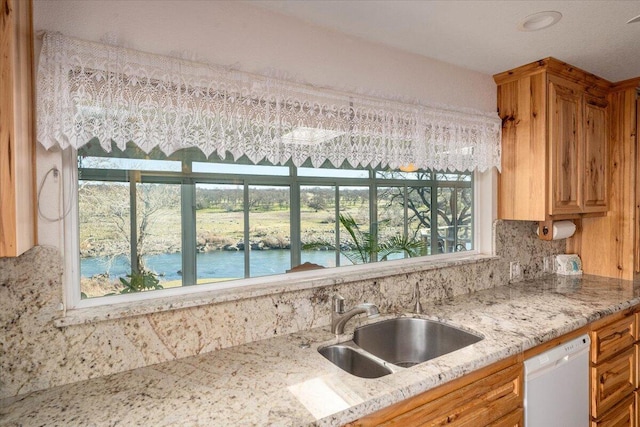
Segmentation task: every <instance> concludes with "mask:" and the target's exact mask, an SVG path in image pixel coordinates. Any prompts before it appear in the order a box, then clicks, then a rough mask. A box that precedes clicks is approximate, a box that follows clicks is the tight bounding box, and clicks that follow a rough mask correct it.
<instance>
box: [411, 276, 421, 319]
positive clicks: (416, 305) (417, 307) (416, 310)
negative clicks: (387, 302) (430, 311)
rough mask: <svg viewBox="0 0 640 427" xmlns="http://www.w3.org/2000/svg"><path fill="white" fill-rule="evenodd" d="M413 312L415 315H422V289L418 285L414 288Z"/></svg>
mask: <svg viewBox="0 0 640 427" xmlns="http://www.w3.org/2000/svg"><path fill="white" fill-rule="evenodd" d="M413 312H414V313H415V314H422V304H420V287H419V286H418V284H417V283H416V286H415V288H413Z"/></svg>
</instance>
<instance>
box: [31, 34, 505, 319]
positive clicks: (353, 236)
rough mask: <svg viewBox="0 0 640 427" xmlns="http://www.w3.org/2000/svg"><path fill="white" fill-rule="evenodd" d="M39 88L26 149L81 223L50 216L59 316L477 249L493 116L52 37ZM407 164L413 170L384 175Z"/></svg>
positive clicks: (496, 145) (490, 165)
mask: <svg viewBox="0 0 640 427" xmlns="http://www.w3.org/2000/svg"><path fill="white" fill-rule="evenodd" d="M37 84H38V90H37V91H36V92H37V95H38V97H37V98H38V99H37V115H36V118H37V129H38V136H37V138H38V141H39V142H40V144H42V146H43V147H45V148H51V147H58V148H60V149H62V150H65V149H66V148H71V149H70V150H68V151H66V152H71V153H73V156H72V157H73V159H72V160H71V161H69V159H66V158H65V160H64V168H63V171H64V172H67V171H69V172H71V173H75V172H77V173H78V177H77V180H76V179H75V178H74V179H73V180H72V182H73V183H74V184H75V183H76V182H77V185H78V189H77V196H78V200H77V204H78V209H77V210H76V209H66V207H65V208H64V209H62V212H64V214H63V217H64V218H66V219H65V224H64V227H65V235H66V236H69V237H70V238H65V239H64V251H65V261H66V269H65V274H66V275H67V278H68V279H70V280H69V281H68V282H69V284H68V285H67V287H66V288H65V289H66V291H65V299H66V302H67V303H68V306H69V307H70V308H76V307H88V306H91V305H98V304H107V303H110V302H114V301H115V300H118V298H121V296H120V295H119V294H122V293H133V295H132V296H131V297H130V298H129V299H128V300H129V301H131V300H139V299H146V298H147V296H145V295H150V294H161V293H162V292H157V293H156V292H140V291H143V290H144V291H146V290H154V289H165V291H163V292H165V294H164V295H174V294H178V293H191V292H194V291H192V290H194V289H203V290H204V289H211V288H216V287H217V288H225V287H233V286H240V285H242V284H243V283H255V282H256V278H259V277H265V276H268V275H278V274H282V273H284V272H286V271H287V270H289V269H290V268H291V267H292V266H297V265H299V264H301V263H304V262H311V263H315V264H320V265H322V266H324V267H339V266H344V265H348V264H359V263H365V262H366V263H372V264H376V263H379V264H381V263H384V262H394V261H393V260H397V259H399V258H407V257H415V256H423V255H437V254H447V253H454V252H468V251H470V250H473V251H475V250H476V248H479V250H480V251H481V252H483V253H489V252H491V248H490V247H488V246H487V245H490V243H487V242H490V241H491V239H490V238H489V236H488V234H489V233H490V230H491V224H490V222H491V219H492V218H494V217H495V203H494V201H495V186H494V183H495V173H494V172H493V171H492V170H493V169H494V168H499V166H500V163H501V160H500V131H501V121H500V119H499V117H498V116H497V114H496V113H495V112H490V113H485V112H480V111H471V110H467V109H458V108H454V107H447V108H439V107H433V106H429V105H422V104H420V103H417V102H412V103H403V102H398V101H396V100H392V99H384V98H376V97H369V96H363V95H360V94H356V93H348V92H342V91H336V90H326V89H324V88H317V87H313V86H310V85H304V84H298V83H293V82H289V81H286V80H280V79H276V78H269V77H264V76H257V75H253V74H247V73H243V72H241V71H235V70H233V71H229V70H228V69H227V68H225V67H217V66H214V65H211V64H200V63H197V62H192V61H185V60H181V59H178V58H171V57H165V56H160V55H155V54H151V53H145V52H140V51H135V50H130V49H125V48H122V47H118V46H112V45H104V44H100V43H95V42H90V41H84V40H80V39H76V38H71V37H66V36H64V35H62V34H59V33H46V34H45V35H44V36H43V43H42V49H41V53H40V60H39V66H38V81H37ZM76 153H77V154H78V157H75V154H76ZM217 156H219V157H217ZM409 163H411V164H413V165H416V167H418V168H420V169H419V170H417V171H415V172H406V171H405V172H401V171H400V170H398V169H399V168H400V167H401V166H402V165H407V164H409ZM276 165H280V166H276ZM349 165H362V167H351V166H349ZM378 165H379V166H380V169H376V168H377V167H378ZM467 170H468V171H474V172H473V173H451V172H439V171H467ZM476 186H477V187H478V189H479V190H477V191H476V190H474V188H475V187H476ZM480 188H481V190H480ZM75 193H76V192H75V191H74V192H72V194H74V195H75ZM474 194H482V196H483V197H482V198H476V199H475V200H474ZM63 199H64V197H63ZM476 205H477V206H478V207H477V208H476V207H475V206H476ZM65 206H66V204H65ZM67 212H68V213H69V215H67ZM475 224H480V225H479V226H477V225H475ZM68 230H71V231H70V232H67V231H68ZM475 236H478V238H476V237H475ZM479 245H481V246H480V247H479ZM78 254H80V256H79V257H78ZM371 270H374V271H375V270H376V268H375V267H374V268H372V269H371ZM381 274H382V273H381ZM234 280H236V281H238V285H233V283H234ZM269 280H274V281H275V280H276V279H264V281H265V282H268V281H269ZM203 283H207V284H206V285H203V287H201V285H200V284H203ZM230 283H231V284H230ZM168 288H174V291H172V290H171V289H168ZM187 288H190V289H189V290H188V289H187ZM107 295H109V296H108V297H107ZM81 296H82V297H83V298H84V300H81ZM98 297H101V298H98ZM114 299H115V300H114ZM97 301H102V302H100V303H98V302H97ZM119 301H122V300H121V299H120V300H119ZM94 302H95V303H94Z"/></svg>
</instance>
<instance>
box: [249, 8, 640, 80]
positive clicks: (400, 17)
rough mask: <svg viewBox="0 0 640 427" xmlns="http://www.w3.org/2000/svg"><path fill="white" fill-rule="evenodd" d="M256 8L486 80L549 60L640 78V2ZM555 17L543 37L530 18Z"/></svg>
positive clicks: (616, 77) (614, 76)
mask: <svg viewBox="0 0 640 427" xmlns="http://www.w3.org/2000/svg"><path fill="white" fill-rule="evenodd" d="M252 4H255V5H257V6H260V7H265V8H268V9H271V10H273V11H276V12H279V13H282V14H285V15H289V16H292V17H295V18H298V19H301V20H304V21H306V22H308V23H311V24H315V25H318V26H322V27H326V28H330V29H333V30H336V31H340V32H343V33H346V34H349V35H351V36H357V37H359V38H362V39H365V40H369V41H372V42H375V43H382V44H385V45H388V46H391V47H394V48H399V49H403V50H405V51H409V52H412V53H416V54H419V55H423V56H426V57H429V58H434V59H438V60H441V61H444V62H448V63H451V64H455V65H458V66H461V67H464V68H468V69H471V70H475V71H479V72H482V73H487V74H496V73H499V72H502V71H506V70H508V69H511V68H515V67H517V66H520V65H524V64H527V63H529V62H533V61H535V60H538V59H541V58H546V57H548V56H553V57H555V58H557V59H559V60H561V61H565V62H568V63H570V64H572V65H574V66H576V67H579V68H582V69H584V70H586V71H589V72H591V73H593V74H596V75H598V76H600V77H602V78H605V79H607V80H609V81H612V82H618V81H621V80H626V79H629V78H634V77H639V76H640V22H635V23H631V24H627V21H629V20H631V19H632V18H634V17H637V16H638V15H640V0H609V1H598V0H573V1H567V0H564V1H557V0H556V1H531V0H522V1H520V0H483V1H471V0H469V1H460V0H450V1H442V0H429V1H426V0H422V1H419V0H342V1H337V0H305V1H302V0H260V1H252ZM542 11H558V12H560V13H561V14H562V19H560V21H559V22H558V23H557V24H556V25H554V26H552V27H550V28H547V29H544V30H541V31H531V32H525V31H519V30H518V29H517V27H518V24H519V23H520V22H521V21H522V20H523V19H524V18H525V17H526V16H528V15H531V14H533V13H537V12H542Z"/></svg>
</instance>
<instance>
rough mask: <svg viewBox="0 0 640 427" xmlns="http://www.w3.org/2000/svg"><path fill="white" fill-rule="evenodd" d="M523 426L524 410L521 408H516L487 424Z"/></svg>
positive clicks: (494, 425) (499, 426) (493, 426)
mask: <svg viewBox="0 0 640 427" xmlns="http://www.w3.org/2000/svg"><path fill="white" fill-rule="evenodd" d="M523 426H524V410H523V409H522V408H520V409H517V410H515V411H513V412H511V413H510V414H507V415H505V416H504V417H502V418H500V419H499V420H496V421H494V422H492V423H491V424H487V427H523Z"/></svg>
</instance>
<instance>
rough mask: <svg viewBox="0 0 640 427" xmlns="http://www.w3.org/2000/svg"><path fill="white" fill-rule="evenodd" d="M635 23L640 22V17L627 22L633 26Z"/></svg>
mask: <svg viewBox="0 0 640 427" xmlns="http://www.w3.org/2000/svg"><path fill="white" fill-rule="evenodd" d="M634 22H640V15H638V16H636V17H635V18H631V19H629V20H628V21H627V24H633V23H634Z"/></svg>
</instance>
